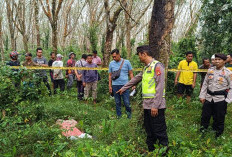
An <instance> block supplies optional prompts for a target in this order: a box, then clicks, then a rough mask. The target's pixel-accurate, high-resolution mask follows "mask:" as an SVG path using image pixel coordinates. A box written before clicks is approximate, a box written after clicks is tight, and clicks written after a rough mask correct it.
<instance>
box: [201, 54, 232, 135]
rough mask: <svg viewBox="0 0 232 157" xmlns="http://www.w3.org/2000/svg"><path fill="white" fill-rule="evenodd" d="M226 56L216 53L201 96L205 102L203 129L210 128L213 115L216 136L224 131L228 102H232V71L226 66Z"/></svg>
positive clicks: (202, 116) (203, 102) (202, 101)
mask: <svg viewBox="0 0 232 157" xmlns="http://www.w3.org/2000/svg"><path fill="white" fill-rule="evenodd" d="M226 58H227V57H226V55H224V54H215V66H214V67H211V68H209V70H208V72H207V74H206V76H205V80H204V83H203V86H202V88H201V92H200V96H199V98H200V101H201V103H202V104H203V108H202V115H201V131H202V132H204V130H205V129H207V128H208V126H209V122H210V118H211V116H213V120H214V121H213V130H214V131H216V137H219V136H220V135H221V134H222V133H223V130H224V121H225V115H226V110H227V103H231V102H232V90H231V88H232V83H231V80H232V73H231V71H230V70H229V69H227V68H226V67H225V63H226Z"/></svg>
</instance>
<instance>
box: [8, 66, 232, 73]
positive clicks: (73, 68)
mask: <svg viewBox="0 0 232 157" xmlns="http://www.w3.org/2000/svg"><path fill="white" fill-rule="evenodd" d="M10 68H12V69H20V68H21V69H22V68H25V69H29V70H54V69H61V70H101V71H108V70H109V68H100V67H98V68H86V67H39V66H26V67H25V66H11V67H10ZM228 69H229V70H232V68H228ZM142 70H143V69H142V68H135V69H133V71H142ZM168 71H169V72H178V71H180V72H207V71H208V70H207V69H198V70H178V69H168Z"/></svg>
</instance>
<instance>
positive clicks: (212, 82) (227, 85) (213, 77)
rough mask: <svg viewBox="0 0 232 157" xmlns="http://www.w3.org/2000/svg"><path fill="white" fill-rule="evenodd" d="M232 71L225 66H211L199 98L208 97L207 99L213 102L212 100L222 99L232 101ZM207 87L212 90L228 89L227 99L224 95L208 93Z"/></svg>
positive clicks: (218, 100)
mask: <svg viewBox="0 0 232 157" xmlns="http://www.w3.org/2000/svg"><path fill="white" fill-rule="evenodd" d="M231 81H232V73H231V71H230V70H229V69H227V68H226V67H223V68H222V69H221V70H217V69H216V67H215V66H214V67H211V68H209V70H208V72H207V74H206V76H205V80H204V83H203V85H202V89H201V92H200V96H199V98H201V99H206V100H207V101H209V102H211V101H212V100H213V101H214V102H220V101H224V100H225V101H226V102H228V103H231V102H232V90H231V89H232V83H231ZM207 89H208V90H210V91H211V92H215V91H222V90H227V89H229V91H228V95H227V98H226V99H225V96H224V95H210V94H208V93H207Z"/></svg>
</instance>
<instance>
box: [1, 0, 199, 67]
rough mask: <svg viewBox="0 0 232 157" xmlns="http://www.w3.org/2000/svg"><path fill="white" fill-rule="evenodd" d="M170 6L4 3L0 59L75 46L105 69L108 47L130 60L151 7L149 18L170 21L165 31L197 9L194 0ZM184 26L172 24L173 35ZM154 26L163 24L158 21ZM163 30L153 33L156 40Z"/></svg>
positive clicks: (118, 1)
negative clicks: (96, 55)
mask: <svg viewBox="0 0 232 157" xmlns="http://www.w3.org/2000/svg"><path fill="white" fill-rule="evenodd" d="M174 2H175V0H172V1H155V0H136V1H134V0H78V1H75V0H65V1H64V0H59V1H58V0H3V1H1V2H0V5H1V6H2V7H1V9H0V26H1V27H0V32H1V33H0V34H1V36H0V43H1V44H0V45H1V46H0V48H1V52H2V57H1V58H2V59H4V55H3V52H4V50H5V51H8V50H23V49H24V50H25V51H29V50H30V49H34V48H35V47H39V46H41V47H44V48H47V49H48V48H49V47H50V46H52V49H53V51H55V52H57V49H59V48H60V49H61V50H63V51H64V50H65V48H67V47H69V46H76V47H78V48H79V49H80V50H81V51H91V50H96V49H98V50H99V51H101V52H102V53H104V54H103V60H104V61H105V65H107V63H108V58H109V53H108V52H109V51H110V50H111V48H112V46H113V47H119V48H125V49H126V52H127V57H130V56H131V55H132V51H133V48H134V46H135V45H136V44H138V43H139V42H146V41H148V39H149V36H148V34H149V31H148V29H149V25H150V24H151V23H150V22H151V13H152V9H153V6H154V9H156V11H154V12H153V14H154V15H155V16H157V17H154V16H153V17H154V18H160V19H162V20H164V21H165V18H163V16H161V15H159V14H157V13H159V10H157V9H160V10H163V11H166V12H169V13H168V14H169V15H167V16H166V18H169V19H171V20H167V21H168V22H167V23H165V24H166V25H168V27H165V29H166V28H167V29H170V30H171V28H172V27H173V24H172V23H173V22H174V18H175V19H182V18H183V16H185V17H187V18H186V19H188V17H189V16H190V12H191V15H192V16H195V14H196V12H197V9H195V8H197V7H196V6H199V5H198V3H197V2H198V0H187V1H186V0H178V1H177V3H176V4H174ZM164 5H166V7H165V6H164ZM174 6H176V10H175V14H173V11H174ZM189 7H190V8H192V11H188V13H187V12H185V13H184V14H183V10H185V9H186V10H189V9H188V8H189ZM198 8H199V7H198ZM161 13H162V14H163V13H164V12H162V11H161ZM187 21H188V20H176V26H175V27H174V28H175V30H176V31H175V32H179V31H180V30H182V29H183V28H181V29H179V27H178V25H179V24H186V28H185V29H186V30H187V29H188V28H189V27H190V26H191V24H189V22H187ZM152 22H156V21H152ZM158 22H160V23H162V21H159V19H158ZM170 22H171V23H170ZM150 28H151V30H150V31H153V29H152V28H154V29H155V30H156V28H158V25H157V27H153V26H151V27H150ZM165 29H164V30H165ZM164 30H162V29H158V30H157V31H156V32H155V35H156V33H157V32H160V31H164ZM186 30H183V32H185V31H186ZM167 32H170V31H167ZM160 35H162V33H161V34H160ZM165 35H166V34H164V36H165ZM176 38H177V37H176V35H175V39H176ZM162 40H163V39H162Z"/></svg>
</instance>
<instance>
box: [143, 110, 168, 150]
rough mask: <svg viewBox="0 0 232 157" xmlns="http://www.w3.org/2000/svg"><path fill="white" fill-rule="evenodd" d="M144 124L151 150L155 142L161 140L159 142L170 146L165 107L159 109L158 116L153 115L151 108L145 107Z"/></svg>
mask: <svg viewBox="0 0 232 157" xmlns="http://www.w3.org/2000/svg"><path fill="white" fill-rule="evenodd" d="M144 126H145V130H146V133H147V141H146V143H147V146H148V149H149V151H153V150H154V149H155V148H154V144H156V142H157V140H159V144H160V145H163V146H168V135H167V132H166V130H167V126H166V122H165V109H159V110H158V115H157V116H156V117H153V116H151V110H150V109H144Z"/></svg>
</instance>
